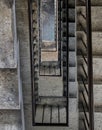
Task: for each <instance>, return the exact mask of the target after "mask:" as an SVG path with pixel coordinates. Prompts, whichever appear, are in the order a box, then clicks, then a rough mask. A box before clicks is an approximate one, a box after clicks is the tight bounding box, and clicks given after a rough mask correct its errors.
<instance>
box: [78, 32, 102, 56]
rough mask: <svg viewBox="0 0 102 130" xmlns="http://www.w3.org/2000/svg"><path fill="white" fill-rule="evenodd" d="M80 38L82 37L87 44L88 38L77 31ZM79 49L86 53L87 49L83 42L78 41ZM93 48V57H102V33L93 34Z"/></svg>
mask: <svg viewBox="0 0 102 130" xmlns="http://www.w3.org/2000/svg"><path fill="white" fill-rule="evenodd" d="M77 36H78V38H80V37H82V40H83V41H84V42H85V41H86V40H85V39H86V38H85V37H86V36H85V33H84V32H82V31H77ZM77 41H78V42H77V43H78V49H81V50H83V52H84V53H85V52H86V51H85V48H84V46H83V44H82V41H81V40H79V39H77ZM92 46H93V56H102V32H92Z"/></svg>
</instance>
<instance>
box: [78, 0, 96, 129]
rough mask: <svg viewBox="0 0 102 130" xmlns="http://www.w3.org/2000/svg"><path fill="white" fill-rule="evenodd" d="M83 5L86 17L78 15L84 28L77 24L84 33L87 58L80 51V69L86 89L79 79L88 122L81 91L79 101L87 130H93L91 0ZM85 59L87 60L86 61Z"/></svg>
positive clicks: (86, 0) (87, 0)
mask: <svg viewBox="0 0 102 130" xmlns="http://www.w3.org/2000/svg"><path fill="white" fill-rule="evenodd" d="M84 3H85V7H86V15H83V13H82V12H80V13H79V14H80V15H81V16H82V17H83V18H84V20H86V28H84V27H83V25H82V23H79V25H80V26H81V29H83V31H84V32H85V35H86V44H85V43H84V42H83V40H82V43H84V44H83V45H84V47H85V50H86V51H87V53H86V54H87V57H85V56H84V53H83V51H82V50H81V51H80V54H81V55H82V57H83V59H84V62H85V63H83V64H82V66H81V67H82V69H83V72H84V74H85V76H86V78H87V83H88V87H87V88H86V85H85V82H84V78H81V80H82V83H83V86H84V89H85V91H86V93H87V95H86V96H87V97H88V104H87V105H88V108H89V110H88V113H89V117H88V118H89V122H88V119H87V117H86V115H87V114H86V111H85V107H86V106H84V103H83V102H85V104H86V97H85V95H83V94H84V92H83V91H84V90H82V91H81V92H82V95H83V98H84V99H83V101H81V104H82V108H83V113H84V116H85V120H86V122H87V125H88V126H89V127H88V130H94V104H93V102H94V101H93V62H92V25H91V0H85V1H84ZM86 58H87V60H86ZM84 64H85V65H86V66H87V73H86V70H85V68H84Z"/></svg>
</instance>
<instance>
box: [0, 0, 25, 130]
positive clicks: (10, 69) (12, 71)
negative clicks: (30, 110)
mask: <svg viewBox="0 0 102 130" xmlns="http://www.w3.org/2000/svg"><path fill="white" fill-rule="evenodd" d="M0 9H1V10H2V11H0V12H1V13H0V20H4V21H2V22H0V28H1V29H3V31H1V30H0V38H2V39H0V50H1V51H0V52H1V54H0V130H23V127H22V119H23V118H22V114H23V113H22V112H23V111H22V101H23V100H22V87H21V79H20V77H21V75H20V63H19V43H18V41H17V34H16V33H17V32H16V31H17V30H16V13H15V12H16V11H15V0H14V1H4V0H1V1H0ZM12 20H14V21H13V22H12ZM13 33H14V34H13Z"/></svg>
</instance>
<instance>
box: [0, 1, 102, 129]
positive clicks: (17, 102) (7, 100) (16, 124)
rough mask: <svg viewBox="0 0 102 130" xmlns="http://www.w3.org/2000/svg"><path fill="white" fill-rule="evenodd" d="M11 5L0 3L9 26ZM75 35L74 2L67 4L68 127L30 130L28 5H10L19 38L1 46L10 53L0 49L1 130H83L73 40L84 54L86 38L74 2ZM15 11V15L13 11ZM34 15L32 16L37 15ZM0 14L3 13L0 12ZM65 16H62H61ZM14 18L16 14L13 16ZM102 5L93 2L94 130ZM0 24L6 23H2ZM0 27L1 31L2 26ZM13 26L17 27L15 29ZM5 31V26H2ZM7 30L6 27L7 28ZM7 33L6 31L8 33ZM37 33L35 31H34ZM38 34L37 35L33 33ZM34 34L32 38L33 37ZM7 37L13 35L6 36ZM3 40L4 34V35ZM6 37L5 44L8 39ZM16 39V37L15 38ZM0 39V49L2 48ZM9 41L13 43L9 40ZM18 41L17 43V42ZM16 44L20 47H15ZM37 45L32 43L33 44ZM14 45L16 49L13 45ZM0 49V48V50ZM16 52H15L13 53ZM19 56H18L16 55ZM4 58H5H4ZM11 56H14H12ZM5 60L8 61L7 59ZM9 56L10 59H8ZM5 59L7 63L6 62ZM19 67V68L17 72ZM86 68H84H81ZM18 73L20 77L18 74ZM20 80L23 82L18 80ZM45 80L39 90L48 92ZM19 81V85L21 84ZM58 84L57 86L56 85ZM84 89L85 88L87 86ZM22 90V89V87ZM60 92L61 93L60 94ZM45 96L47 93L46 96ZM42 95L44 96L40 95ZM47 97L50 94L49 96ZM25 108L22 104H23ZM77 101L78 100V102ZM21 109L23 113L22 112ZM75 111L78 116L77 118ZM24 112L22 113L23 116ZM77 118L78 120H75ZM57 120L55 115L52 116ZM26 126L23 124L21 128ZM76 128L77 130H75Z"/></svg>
mask: <svg viewBox="0 0 102 130" xmlns="http://www.w3.org/2000/svg"><path fill="white" fill-rule="evenodd" d="M11 5H12V3H11V1H9V2H8V3H7V1H6V0H1V1H0V9H2V8H3V9H4V8H5V11H4V14H3V15H4V16H5V14H7V12H8V13H9V16H8V17H10V19H8V21H9V22H11V21H10V20H11V15H10V14H11V7H12V6H11ZM76 6H77V7H76V9H77V33H76V27H75V22H76V19H75V0H69V127H53V128H52V127H34V126H32V103H31V102H32V99H31V69H30V46H29V44H30V43H29V22H28V1H27V0H16V3H15V2H14V3H13V9H14V12H16V19H17V33H18V37H19V42H18V41H16V43H15V44H13V42H10V43H9V42H8V41H5V42H4V43H3V45H4V44H5V43H7V42H8V45H7V46H6V45H4V46H2V48H3V50H4V48H6V47H7V48H8V47H10V48H9V50H10V52H8V53H7V50H6V49H5V52H2V51H1V50H2V49H1V48H0V54H1V55H2V56H4V57H1V55H0V130H42V129H45V130H50V129H54V130H84V129H85V126H84V125H83V123H82V122H81V121H80V120H79V119H80V118H81V117H82V116H81V112H82V108H81V107H80V105H79V110H78V93H77V91H78V88H77V60H78V65H79V64H80V63H81V62H82V58H81V55H80V53H78V56H77V60H76V36H77V49H80V48H81V49H82V50H83V53H84V54H85V49H84V48H83V46H82V41H81V40H80V39H79V37H81V38H82V40H83V41H84V42H85V34H84V33H83V32H82V30H81V27H80V26H79V22H81V23H82V25H83V27H85V22H84V20H83V18H82V17H80V16H79V15H78V12H80V11H81V12H82V13H83V14H84V13H85V7H84V4H83V2H80V1H79V0H77V2H76ZM15 7H16V11H15ZM33 7H34V10H36V11H37V5H36V2H35V5H34V6H33ZM36 11H35V13H36ZM0 12H2V10H1V11H0ZM0 16H2V14H1V13H0ZM63 16H64V14H63ZM14 17H15V13H14ZM101 17H102V1H101V0H92V44H93V75H94V110H95V112H94V116H95V121H94V125H95V130H102V94H101V93H102V72H101V71H102V69H101V66H102V44H101V42H102V25H101V23H102V19H101ZM34 19H35V24H36V23H37V22H36V20H37V16H36V15H35V14H34ZM2 23H4V24H7V23H5V21H4V22H3V21H2ZM0 26H1V27H2V26H3V25H1V23H0ZM15 26H16V25H15ZM5 27H6V26H5ZM7 27H8V26H7ZM7 30H8V31H11V30H9V28H8V29H7ZM36 31H38V28H36ZM36 33H37V32H36ZM36 33H35V35H36ZM9 34H10V35H11V34H12V32H10V33H9ZM5 37H6V34H5ZM8 37H9V35H8V36H7V38H6V40H7V39H8ZM15 37H16V36H15ZM0 38H1V37H0ZM3 40H4V39H0V45H2V43H1V41H3ZM10 40H11V41H12V39H10ZM16 40H17V39H16ZM18 43H19V46H20V47H19V46H18ZM36 43H37V41H35V44H36ZM16 44H17V45H16ZM0 47H1V46H0ZM15 47H16V49H17V48H18V50H17V52H15V50H16V49H15ZM16 53H19V55H15V54H16ZM5 54H6V55H5ZM12 54H13V56H12ZM6 56H8V57H6ZM9 56H10V57H9ZM5 57H6V59H5ZM19 58H20V59H19ZM19 67H20V68H19ZM84 67H86V66H84ZM20 71H21V74H20ZM78 73H79V74H81V75H83V72H82V71H81V70H80V69H78ZM21 77H22V80H21ZM43 78H44V77H42V78H41V79H40V80H41V85H42V86H43V88H42V89H45V91H47V88H48V86H49V88H50V87H51V85H52V86H53V83H52V79H51V78H53V77H51V78H49V77H46V82H47V83H46V84H49V85H48V86H45V83H44V82H43V81H44V80H43ZM21 81H22V83H21ZM56 81H57V82H56ZM54 82H56V84H55V85H56V89H55V86H53V88H54V89H53V90H54V91H53V92H54V94H55V95H56V94H59V92H60V89H61V88H60V89H59V90H57V89H58V87H59V86H61V79H60V78H59V77H57V78H56V79H55V81H54ZM86 85H87V84H86ZM21 86H22V87H21ZM22 89H23V97H22ZM61 91H62V90H61ZM46 93H47V92H46ZM42 94H43V93H42ZM49 94H50V93H49ZM22 99H23V100H24V104H23V100H22ZM79 101H80V100H79ZM23 107H24V111H23ZM78 111H80V113H79V114H78ZM23 112H24V113H23ZM78 115H79V117H78ZM55 116H56V113H55ZM55 116H54V117H55ZM24 122H25V124H24ZM78 122H79V124H78ZM78 125H79V126H78Z"/></svg>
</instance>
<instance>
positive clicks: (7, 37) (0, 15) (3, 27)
mask: <svg viewBox="0 0 102 130" xmlns="http://www.w3.org/2000/svg"><path fill="white" fill-rule="evenodd" d="M8 6H9V8H8ZM8 6H7V3H5V2H4V0H1V1H0V9H1V10H3V9H4V8H5V12H3V11H0V19H2V20H1V22H0V69H7V68H9V69H12V68H14V69H15V68H17V56H16V49H17V48H16V46H17V43H16V37H15V35H13V33H14V32H16V27H15V26H16V24H15V23H14V22H12V19H15V4H14V2H13V1H12V2H10V4H9V3H8ZM7 21H8V22H7ZM8 23H9V26H8Z"/></svg>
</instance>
